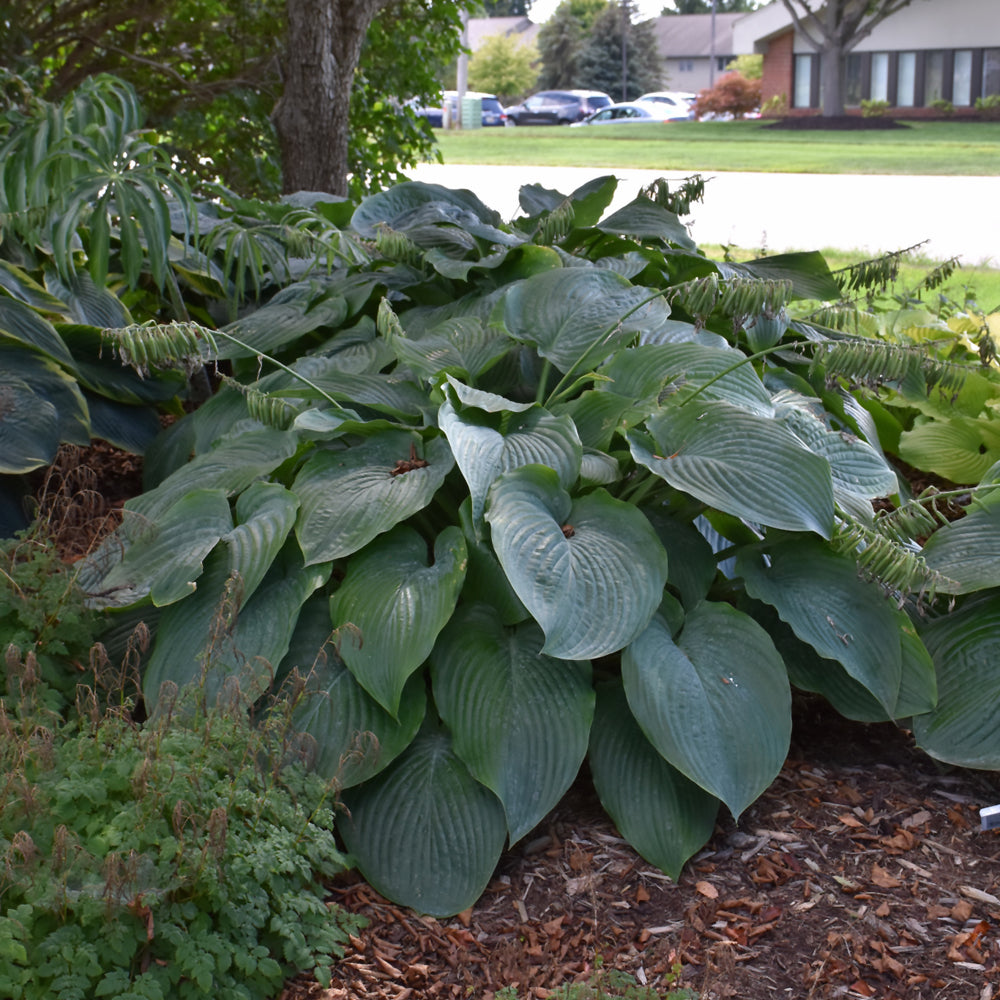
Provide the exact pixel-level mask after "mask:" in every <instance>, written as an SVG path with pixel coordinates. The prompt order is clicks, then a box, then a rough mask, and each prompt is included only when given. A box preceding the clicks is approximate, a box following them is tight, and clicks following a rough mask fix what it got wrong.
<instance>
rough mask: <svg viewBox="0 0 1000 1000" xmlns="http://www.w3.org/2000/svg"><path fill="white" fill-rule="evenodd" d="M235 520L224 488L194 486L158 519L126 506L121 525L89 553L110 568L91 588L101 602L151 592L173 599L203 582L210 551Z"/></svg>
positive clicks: (157, 598) (93, 561)
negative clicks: (197, 487) (199, 581)
mask: <svg viewBox="0 0 1000 1000" xmlns="http://www.w3.org/2000/svg"><path fill="white" fill-rule="evenodd" d="M232 526H233V519H232V515H231V514H230V512H229V501H228V500H227V499H226V494H225V492H224V491H223V490H192V491H191V492H190V493H187V494H186V495H184V496H183V497H181V498H180V499H179V500H178V501H177V502H176V503H175V504H174V505H173V506H171V507H170V508H168V509H167V510H166V511H164V512H163V513H162V514H161V515H160V516H159V517H158V518H157V519H156V520H155V521H147V520H146V519H145V518H144V517H142V516H141V515H139V514H135V513H133V512H130V511H126V513H125V518H124V521H123V522H122V526H121V528H120V529H119V530H118V531H117V532H116V533H115V534H114V535H113V536H112V537H111V538H109V539H108V540H107V541H106V542H105V543H104V544H103V545H102V546H101V548H100V549H99V550H98V551H97V552H96V553H95V554H94V555H93V556H92V557H90V559H89V563H90V565H91V566H92V567H93V568H94V569H95V570H98V571H99V570H100V568H101V567H102V566H103V565H105V564H110V569H109V571H108V572H106V573H104V574H103V575H102V576H101V577H100V581H99V582H96V581H95V582H92V583H91V584H90V589H91V590H92V591H94V590H96V591H99V594H100V596H99V597H98V598H97V600H98V602H99V603H101V604H106V605H114V606H119V607H123V606H125V605H127V604H134V603H135V602H136V601H140V600H142V599H143V598H144V597H146V596H147V595H148V596H149V598H150V599H151V600H152V602H153V604H155V605H157V606H163V605H165V604H173V603H174V601H179V600H180V599H181V598H182V597H187V595H188V594H190V593H192V592H193V591H194V590H195V588H196V587H197V585H198V584H197V581H198V578H199V577H200V576H201V573H202V563H203V560H204V559H205V556H207V555H208V553H209V552H211V551H212V549H213V548H215V545H216V543H217V542H218V541H219V539H220V538H221V537H222V536H223V535H225V534H226V533H227V532H228V531H230V529H231V528H232Z"/></svg>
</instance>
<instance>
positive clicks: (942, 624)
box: [913, 590, 1000, 770]
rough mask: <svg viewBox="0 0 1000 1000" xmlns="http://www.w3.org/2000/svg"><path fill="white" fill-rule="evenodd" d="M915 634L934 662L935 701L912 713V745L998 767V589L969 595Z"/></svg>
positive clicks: (953, 759) (951, 759)
mask: <svg viewBox="0 0 1000 1000" xmlns="http://www.w3.org/2000/svg"><path fill="white" fill-rule="evenodd" d="M920 636H921V638H922V639H923V640H924V644H925V645H926V646H927V649H928V651H929V652H930V654H931V656H932V657H933V658H934V663H935V665H936V666H937V675H938V703H937V707H936V708H935V709H934V711H933V712H928V713H926V714H925V715H918V716H916V717H915V718H914V719H913V734H914V736H915V737H916V739H917V745H918V746H919V747H921V748H922V749H923V750H926V751H927V753H929V754H930V755H931V756H932V757H937V758H938V760H944V761H947V762H948V763H950V764H958V765H960V766H961V767H980V768H990V769H993V770H996V769H998V768H1000V726H998V725H997V706H998V705H1000V670H998V669H997V664H1000V594H998V593H997V592H996V591H995V590H994V591H992V592H990V593H988V594H984V595H982V596H978V597H976V598H974V599H971V600H970V601H969V602H968V603H967V604H965V605H963V606H962V607H961V608H959V610H957V611H954V612H952V613H951V614H945V615H942V616H941V617H940V618H937V619H936V620H934V621H932V622H931V623H930V624H929V625H927V626H926V627H925V628H923V629H921V630H920Z"/></svg>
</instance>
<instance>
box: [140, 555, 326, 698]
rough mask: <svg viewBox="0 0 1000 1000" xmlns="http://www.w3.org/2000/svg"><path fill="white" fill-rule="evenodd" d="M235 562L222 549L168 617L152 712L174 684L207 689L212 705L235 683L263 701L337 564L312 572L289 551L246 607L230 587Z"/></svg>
mask: <svg viewBox="0 0 1000 1000" xmlns="http://www.w3.org/2000/svg"><path fill="white" fill-rule="evenodd" d="M229 558H230V557H229V553H228V552H227V551H225V550H224V549H222V548H221V547H220V548H218V549H216V550H215V551H214V552H213V553H212V554H211V555H210V556H209V558H208V559H206V561H205V571H204V573H203V574H202V576H201V577H200V578H199V585H198V589H197V590H196V591H195V592H194V593H193V594H191V595H190V597H187V598H185V599H184V600H183V601H177V602H176V603H174V604H171V605H170V607H169V608H167V609H166V610H165V611H164V612H163V615H162V617H161V618H160V622H159V626H158V627H157V630H156V638H155V645H154V647H153V652H152V654H151V656H150V659H149V664H148V665H147V667H146V671H145V674H144V675H143V678H142V692H143V697H144V698H145V700H146V704H147V705H149V706H150V707H152V706H155V705H156V703H157V700H158V698H159V695H160V690H161V687H162V685H163V684H165V683H167V682H170V683H171V684H176V685H177V686H178V687H179V688H183V687H185V686H186V685H188V684H191V683H201V684H203V689H204V695H205V698H206V700H207V701H208V702H209V703H210V704H211V703H212V702H214V701H215V699H216V698H217V697H218V696H219V694H220V693H221V692H222V691H223V689H224V688H226V689H228V688H229V686H230V685H233V686H234V687H235V689H236V691H238V693H239V695H240V696H241V697H243V698H245V699H247V701H249V702H253V701H255V700H256V699H257V698H259V697H260V696H261V695H262V694H263V693H264V691H265V690H266V689H267V688H268V686H269V685H270V684H271V682H272V680H273V679H274V677H275V674H276V672H277V669H278V665H279V664H280V663H281V661H282V660H283V659H284V658H285V654H286V653H287V652H288V648H289V645H290V643H291V639H292V634H293V633H294V631H295V623H296V621H297V619H298V616H299V609H300V608H301V607H302V605H303V603H304V602H305V601H306V600H307V599H308V598H309V596H310V595H311V594H312V593H313V592H314V591H315V590H317V589H318V588H319V587H321V586H323V584H324V583H326V581H327V579H328V578H329V575H330V566H329V564H327V565H323V566H309V567H305V566H303V565H302V560H301V557H299V556H297V555H294V554H291V553H288V552H287V550H286V553H283V556H282V558H281V559H279V560H278V561H277V562H276V563H275V564H274V565H273V566H272V567H271V569H270V571H269V572H268V574H267V576H265V578H264V580H263V581H262V582H261V584H260V586H259V587H258V588H257V591H256V592H255V593H254V595H253V597H251V598H250V600H249V601H247V602H246V604H245V605H241V601H240V588H239V585H238V583H237V584H236V585H235V586H233V585H230V584H228V582H227V581H229V579H230V577H229V572H230V571H229ZM234 693H235V692H234Z"/></svg>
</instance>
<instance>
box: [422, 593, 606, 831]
mask: <svg viewBox="0 0 1000 1000" xmlns="http://www.w3.org/2000/svg"><path fill="white" fill-rule="evenodd" d="M544 641H545V637H544V636H543V635H542V631H541V629H540V628H539V627H538V626H537V625H536V624H535V623H534V622H526V623H524V624H522V625H518V626H515V627H513V628H508V627H505V626H504V625H503V623H502V622H501V620H500V618H499V616H498V615H497V614H496V612H495V611H493V609H492V608H488V607H486V606H485V605H481V604H480V605H475V606H473V607H470V608H468V609H466V610H463V611H460V612H459V613H458V614H457V615H456V616H455V618H454V619H453V620H452V622H451V623H450V624H449V625H448V627H447V628H446V629H445V630H444V631H443V632H442V633H441V636H440V638H439V640H438V643H437V645H436V646H435V647H434V652H433V654H432V655H431V677H432V679H433V686H434V700H435V702H436V704H437V707H438V711H439V712H440V713H441V718H442V720H443V721H444V723H445V724H446V725H447V726H448V728H449V730H450V731H451V733H452V738H453V740H454V745H455V753H456V754H458V756H459V757H461V758H462V760H464V761H465V763H466V765H467V766H468V768H469V770H470V771H471V772H472V774H473V776H474V777H475V778H476V779H478V780H479V781H481V782H482V783H483V784H484V785H486V787H487V788H490V789H492V791H494V792H495V793H496V795H497V796H498V798H499V799H500V801H501V802H503V805H504V811H505V812H506V815H507V829H508V832H509V836H510V842H511V843H512V844H513V843H515V842H516V841H518V840H520V839H521V837H523V836H524V835H525V834H526V833H527V832H528V831H529V830H531V829H532V827H534V826H535V825H536V824H537V823H538V822H539V821H540V820H541V819H542V817H544V816H545V814H546V813H547V812H548V811H549V810H550V809H551V808H552V807H553V806H554V805H555V804H556V803H557V802H558V801H559V800H560V799H561V798H562V796H563V793H564V792H565V791H566V789H567V788H569V786H570V785H571V784H572V782H573V779H574V778H575V777H576V774H577V771H578V770H579V768H580V764H581V763H582V761H583V758H584V756H585V755H586V753H587V736H588V734H589V732H590V722H591V718H592V717H593V713H594V690H593V688H592V687H591V683H590V663H589V662H587V661H577V660H557V659H555V658H553V657H551V656H546V655H545V654H544V653H542V645H543V643H544Z"/></svg>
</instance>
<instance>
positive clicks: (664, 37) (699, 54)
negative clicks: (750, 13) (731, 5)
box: [653, 14, 744, 94]
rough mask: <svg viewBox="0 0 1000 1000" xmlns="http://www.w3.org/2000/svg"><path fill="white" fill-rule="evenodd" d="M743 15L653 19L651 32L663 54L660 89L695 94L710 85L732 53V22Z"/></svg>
mask: <svg viewBox="0 0 1000 1000" xmlns="http://www.w3.org/2000/svg"><path fill="white" fill-rule="evenodd" d="M743 16H744V15H742V14H716V15H715V16H714V18H713V16H712V15H711V14H673V15H670V16H667V17H657V18H654V19H653V31H654V32H655V34H656V44H657V46H658V47H659V50H660V55H661V56H662V57H663V79H662V84H663V87H664V89H665V90H681V91H690V92H691V93H695V94H697V93H698V92H699V91H700V90H705V89H706V88H707V87H711V86H712V84H713V83H714V82H715V81H716V80H717V79H718V78H719V77H720V76H721V75H722V74H723V73H724V72H725V69H726V66H727V65H728V64H729V63H730V62H731V61H732V60H733V57H734V55H735V54H736V51H737V50H736V49H735V48H734V47H733V44H734V43H733V25H734V24H735V23H736V22H737V21H738V20H739V19H740V18H742V17H743ZM713 21H714V27H713Z"/></svg>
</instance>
